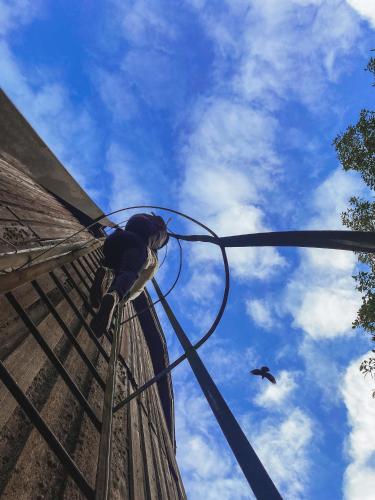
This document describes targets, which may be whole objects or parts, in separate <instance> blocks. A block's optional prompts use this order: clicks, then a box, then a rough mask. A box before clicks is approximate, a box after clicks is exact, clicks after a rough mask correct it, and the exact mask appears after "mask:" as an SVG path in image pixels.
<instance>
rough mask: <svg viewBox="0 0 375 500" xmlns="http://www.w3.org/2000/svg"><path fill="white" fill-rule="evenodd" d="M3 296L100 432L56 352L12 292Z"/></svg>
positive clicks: (92, 414)
mask: <svg viewBox="0 0 375 500" xmlns="http://www.w3.org/2000/svg"><path fill="white" fill-rule="evenodd" d="M5 296H6V298H7V299H8V300H9V302H10V304H11V305H12V306H13V308H14V309H15V311H16V313H17V314H18V315H19V317H20V318H21V319H22V321H23V322H24V323H25V325H26V327H27V328H28V329H29V330H30V333H31V334H32V335H33V337H34V338H35V340H36V341H37V342H38V344H39V345H40V347H41V348H42V349H43V351H44V353H45V354H46V356H47V357H48V359H49V360H50V361H51V363H52V364H53V366H54V367H55V368H56V370H57V371H58V372H59V374H60V375H61V378H62V379H63V380H64V382H65V383H66V385H67V386H68V387H69V389H70V390H71V391H72V393H73V394H74V395H75V397H76V398H77V399H78V401H79V402H80V403H81V405H82V406H83V408H84V410H85V411H86V413H87V415H88V416H89V417H90V419H91V421H92V423H93V424H94V426H95V427H96V429H97V430H98V431H99V432H100V431H101V422H100V420H99V419H98V417H97V416H96V414H95V412H94V410H93V409H92V408H91V406H90V404H89V403H88V401H87V399H86V398H85V396H84V395H83V394H82V392H81V391H80V389H79V387H78V386H77V385H76V383H75V382H74V381H73V379H72V378H71V376H70V375H69V373H68V372H67V371H66V369H65V367H64V365H63V364H62V363H61V361H60V360H59V358H58V357H57V356H56V354H55V353H54V352H53V350H52V349H51V348H50V346H49V345H48V344H47V342H46V341H45V340H44V338H43V336H42V335H41V334H40V332H39V330H38V328H37V327H36V326H35V325H34V323H33V322H32V320H31V319H30V318H29V316H28V315H27V313H26V312H25V311H24V310H23V308H22V307H21V305H20V304H19V303H18V302H17V300H16V298H15V297H14V295H13V294H12V292H8V293H6V294H5Z"/></svg>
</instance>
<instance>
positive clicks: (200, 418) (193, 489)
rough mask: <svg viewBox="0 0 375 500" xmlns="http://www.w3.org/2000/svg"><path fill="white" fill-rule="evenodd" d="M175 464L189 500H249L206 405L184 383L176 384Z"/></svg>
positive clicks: (194, 390)
mask: <svg viewBox="0 0 375 500" xmlns="http://www.w3.org/2000/svg"><path fill="white" fill-rule="evenodd" d="M174 385H175V389H176V386H177V385H178V388H177V390H176V397H175V401H176V439H177V460H178V463H179V466H180V469H181V473H182V476H183V481H184V484H185V487H186V489H187V491H188V494H189V498H190V499H192V500H201V499H202V498H205V499H208V500H216V499H217V498H220V499H223V500H232V499H234V498H236V499H238V500H240V499H247V498H249V494H250V491H249V486H248V485H247V483H246V481H245V480H244V478H243V476H242V473H241V472H240V471H239V469H238V467H237V465H236V464H235V462H234V459H233V457H232V455H231V453H230V451H229V449H228V447H227V445H226V444H225V442H224V440H223V438H222V436H221V435H220V431H219V430H218V426H217V424H216V421H215V419H214V417H213V415H212V413H211V410H210V409H209V407H208V404H207V402H206V401H205V400H204V398H203V397H202V396H200V395H199V393H198V392H197V389H196V388H195V387H194V386H193V385H192V384H191V383H189V382H187V381H186V380H184V381H183V382H182V381H179V382H177V383H176V380H174Z"/></svg>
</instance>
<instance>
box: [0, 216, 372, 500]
mask: <svg viewBox="0 0 375 500" xmlns="http://www.w3.org/2000/svg"><path fill="white" fill-rule="evenodd" d="M136 208H154V209H155V208H156V209H161V210H166V211H169V212H172V213H175V214H177V215H180V216H182V217H184V218H186V219H188V220H190V221H192V222H195V223H196V224H198V225H199V226H200V227H202V228H203V229H205V230H207V231H208V232H209V233H210V235H177V234H170V236H172V237H175V238H176V239H177V240H178V241H179V240H185V241H202V242H208V243H213V244H215V245H218V246H219V248H220V250H221V252H222V256H223V262H224V267H225V277H226V286H225V291H224V294H223V299H222V304H221V307H220V309H219V313H218V315H217V318H216V319H215V321H214V323H213V325H212V326H211V328H210V329H209V331H208V332H207V333H206V334H205V335H203V337H202V338H201V339H200V341H199V342H197V343H196V344H194V345H193V344H191V342H190V341H189V339H188V337H187V335H186V333H185V332H184V330H183V329H182V327H181V325H180V323H179V322H178V320H177V318H176V317H175V315H174V313H173V311H172V309H171V308H170V306H169V304H168V302H167V300H166V298H165V295H163V294H162V292H161V290H160V288H159V286H158V284H157V282H156V281H155V280H153V284H154V287H155V289H156V292H157V295H158V297H159V301H160V302H161V304H162V306H163V308H164V310H165V312H166V314H167V316H168V318H169V320H170V322H171V324H172V326H173V328H174V330H175V332H176V335H177V337H178V338H179V340H180V343H181V345H182V346H183V348H184V351H185V353H184V355H183V356H180V358H178V359H177V360H175V361H174V362H173V363H171V364H170V365H169V366H168V367H166V368H165V369H164V370H162V371H161V372H160V373H158V374H156V375H155V377H153V378H152V379H151V380H149V381H148V382H146V383H145V384H144V385H143V386H142V387H138V388H137V387H136V386H134V389H135V390H134V391H133V392H132V393H131V394H130V395H129V396H128V397H127V398H126V399H125V400H123V401H122V402H120V403H119V404H117V405H116V406H115V407H114V406H113V401H114V391H115V381H116V364H117V361H118V360H120V361H121V362H122V363H123V364H124V365H125V367H126V369H127V371H128V367H127V366H126V363H124V360H122V359H121V356H119V345H120V333H121V329H120V326H121V320H120V318H121V313H120V311H119V310H118V311H117V315H116V326H115V329H114V332H113V335H112V339H113V342H112V344H111V354H110V356H108V355H107V353H106V352H105V350H104V348H103V346H102V345H101V343H100V342H99V341H98V340H97V339H96V337H95V335H94V334H93V332H92V331H91V328H90V327H89V325H88V323H87V321H86V319H85V317H84V315H83V314H82V313H81V312H80V311H79V309H78V308H77V306H76V305H75V304H74V302H73V301H72V299H71V298H70V296H69V294H68V293H67V291H66V290H65V288H64V286H63V285H62V283H61V282H60V280H59V279H58V277H57V276H56V274H55V273H54V272H53V271H52V272H50V276H51V278H52V279H53V281H54V283H55V284H56V286H57V287H58V289H59V290H60V292H61V293H62V295H63V297H64V298H65V300H66V301H67V303H68V304H69V305H70V306H71V308H72V309H73V311H74V313H75V314H76V316H77V318H78V319H79V320H80V321H81V323H82V326H83V327H84V328H85V329H86V331H87V333H88V334H89V335H90V338H91V339H92V340H93V341H94V342H95V345H96V347H97V348H98V350H99V352H100V353H101V354H102V355H103V356H104V358H105V359H106V361H107V362H108V376H107V380H106V383H105V392H104V401H105V402H104V407H103V417H102V418H103V420H102V422H100V420H99V419H98V417H97V416H96V415H95V413H94V411H93V410H92V408H91V407H90V405H89V403H88V401H87V400H86V398H85V397H84V396H83V394H82V393H81V392H80V390H79V388H78V387H77V385H76V384H75V382H74V381H73V380H72V378H71V377H70V375H69V374H68V372H67V371H66V369H65V368H64V366H63V364H62V363H61V362H60V360H59V359H58V358H57V356H56V355H55V354H54V352H53V350H52V349H51V348H50V347H49V345H48V344H47V342H46V341H45V340H44V338H43V336H42V335H41V334H40V332H39V330H38V328H37V327H36V326H35V325H34V323H33V322H32V320H31V319H30V317H29V316H28V314H27V313H26V312H25V311H24V309H23V308H22V306H21V305H20V304H19V303H18V301H17V300H16V298H15V297H14V295H13V294H12V292H7V293H6V297H7V299H8V300H9V302H10V303H11V304H12V306H13V307H14V309H15V310H16V312H17V313H18V315H19V316H20V318H21V319H22V320H23V322H24V323H25V325H26V326H27V327H28V329H29V331H30V332H31V334H32V335H33V336H34V338H35V340H36V341H37V342H38V344H39V345H40V347H41V348H42V349H43V350H44V352H45V354H46V355H47V357H48V358H49V359H50V361H51V362H52V363H53V365H54V366H55V367H56V369H57V370H58V371H59V373H60V375H61V376H62V378H63V379H64V381H65V382H66V384H67V385H68V387H69V388H70V390H71V391H72V393H73V394H74V395H75V396H76V397H77V399H78V400H79V402H80V404H81V405H82V406H83V408H84V409H85V411H86V413H87V414H88V416H89V417H90V418H91V420H92V422H93V423H94V425H95V426H96V428H97V430H98V431H99V432H101V439H100V451H99V461H98V470H97V477H96V486H95V491H94V490H93V489H92V488H91V487H90V486H89V485H88V483H87V482H86V480H85V478H84V477H83V476H82V473H81V472H80V471H79V469H78V468H77V466H76V464H75V463H74V461H73V460H72V459H71V457H70V456H69V454H68V453H67V452H66V450H65V449H64V447H63V446H62V445H61V443H60V442H59V441H58V439H57V438H56V436H55V435H54V434H53V433H52V431H51V430H50V429H49V427H48V426H47V424H46V423H45V422H44V420H43V419H42V417H41V416H40V414H39V413H38V411H37V410H36V409H35V407H33V405H32V403H31V402H30V400H29V399H28V398H27V397H26V395H25V394H24V393H23V391H22V390H21V389H20V388H19V387H18V385H17V383H16V382H15V380H14V379H13V377H12V376H11V375H10V373H9V372H8V371H7V369H6V368H5V367H4V365H3V364H2V363H1V362H0V378H1V380H2V381H3V382H4V384H5V385H6V387H7V388H8V389H9V391H10V392H11V393H12V395H13V396H14V397H15V399H16V400H17V402H18V403H19V404H20V406H21V408H22V409H23V410H24V411H25V412H26V414H27V415H28V417H29V418H30V419H31V421H32V423H33V424H34V425H35V427H36V428H37V429H38V430H39V432H40V433H41V434H42V436H43V437H44V439H45V440H46V441H47V443H48V445H49V446H50V447H51V449H52V450H53V451H54V452H55V453H56V455H57V456H58V458H59V459H60V460H61V462H62V463H63V465H64V466H65V468H66V469H67V472H68V473H69V474H70V475H71V476H72V478H73V479H74V480H75V482H76V483H77V485H78V487H79V488H80V490H81V491H82V493H83V494H84V495H85V496H86V497H87V498H90V499H91V498H95V500H107V499H108V495H109V481H110V472H111V467H110V460H111V442H112V419H113V414H114V413H115V412H116V411H118V410H119V409H120V408H121V407H123V406H125V405H127V404H128V403H129V402H130V401H131V400H132V399H133V398H134V397H136V396H138V395H139V394H141V393H142V392H143V391H145V390H146V389H147V388H148V387H150V386H151V385H152V384H153V383H155V382H156V381H157V380H160V378H162V377H163V376H165V375H166V374H167V373H169V372H170V371H172V370H173V369H174V368H175V367H176V366H178V364H180V363H181V362H182V361H183V360H184V359H188V361H189V363H190V365H191V367H192V369H193V372H194V374H195V376H196V377H197V380H198V382H199V384H200V386H201V389H202V391H203V393H204V395H205V397H206V399H207V401H208V403H209V405H210V407H211V409H212V411H213V413H214V415H215V417H216V419H217V421H218V423H219V425H220V427H221V429H222V431H223V433H224V435H225V437H226V439H227V441H228V444H229V445H230V447H231V448H232V451H233V453H234V455H235V457H236V459H237V461H238V463H239V465H240V467H241V468H242V470H243V472H244V475H245V477H246V478H247V480H248V482H249V485H250V487H251V488H252V490H253V492H254V494H255V496H256V497H257V498H258V499H261V500H269V499H270V500H273V499H275V500H276V499H280V498H281V496H280V494H279V492H278V491H277V489H276V487H275V485H274V484H273V482H272V480H271V479H270V477H269V476H268V474H267V472H266V470H265V468H264V467H263V465H262V463H261V462H260V460H259V458H258V457H257V455H256V454H255V452H254V450H253V448H252V447H251V445H250V443H249V442H248V440H247V438H246V436H245V434H244V433H243V431H242V430H241V428H240V426H239V424H238V422H237V421H236V420H235V418H234V416H233V414H232V412H231V411H230V409H229V407H228V405H227V404H226V402H225V400H224V398H223V397H222V395H221V394H220V392H219V390H218V388H217V387H216V385H215V383H214V382H213V380H212V378H211V377H210V375H209V373H208V371H207V370H206V368H205V366H204V365H203V363H202V361H201V359H200V357H199V355H198V353H197V350H198V348H199V347H200V346H201V345H202V344H203V343H204V342H206V340H208V338H209V337H210V336H211V335H212V333H213V331H214V330H215V328H216V327H217V325H218V323H219V321H220V319H221V316H222V314H223V312H224V309H225V305H226V301H227V297H228V292H229V269H228V262H227V258H226V253H225V248H226V247H247V246H300V247H312V248H333V249H342V250H349V251H356V252H375V234H374V233H364V232H354V231H300V232H298V231H292V232H283V233H281V232H278V233H263V234H247V235H236V236H229V237H223V238H219V237H218V236H217V235H216V234H215V233H213V231H211V230H210V229H209V228H207V227H206V226H204V225H203V224H201V223H200V222H198V221H196V220H195V219H192V218H191V217H189V216H187V215H185V214H182V213H181V212H178V211H176V210H171V209H166V208H164V207H157V206H136V207H129V208H127V209H120V210H117V211H115V212H112V214H113V213H119V212H122V211H124V210H130V209H136ZM108 215H111V214H106V215H105V216H103V217H106V216H108ZM100 220H101V219H98V220H96V221H95V222H94V223H93V224H91V225H90V226H92V225H95V224H97V223H98V222H99V221H100ZM90 226H88V227H90ZM79 232H80V231H78V232H76V233H74V235H72V236H75V235H76V234H78V233H79ZM67 239H69V238H66V239H65V240H61V241H60V242H59V243H58V244H57V245H55V246H59V245H61V244H63V243H64V242H65V241H67ZM52 248H55V247H52ZM51 250H52V249H51ZM48 251H49V250H47V251H46V252H42V254H40V255H39V256H38V257H40V256H41V255H43V254H44V253H48ZM84 253H86V254H88V253H89V251H88V250H87V251H86V252H82V253H81V255H82V254H84ZM77 257H78V256H77ZM102 257H103V252H102V250H101V249H95V250H94V251H91V255H90V256H89V257H85V258H83V259H81V260H78V259H77V261H76V262H70V264H71V266H72V268H73V270H74V272H75V274H76V275H77V276H78V278H79V280H80V285H83V286H84V287H85V288H86V290H87V291H89V290H90V286H89V285H88V283H87V279H88V281H89V282H92V280H93V277H92V274H93V273H94V268H93V265H94V267H95V266H96V265H100V262H101V260H102ZM31 260H33V259H31ZM90 261H91V263H90ZM30 262H31V261H30ZM78 264H79V267H80V269H82V272H81V271H80V269H78ZM21 267H22V266H21ZM61 269H62V271H63V272H64V273H65V275H66V276H67V278H68V280H69V282H70V283H71V284H72V286H73V288H74V289H75V290H76V291H77V293H78V295H79V296H80V298H81V299H82V301H83V304H84V306H85V308H86V309H87V310H88V312H90V313H91V314H93V313H94V311H93V309H92V307H91V305H90V303H89V300H88V297H87V296H86V295H85V293H84V292H83V291H82V289H81V288H80V286H79V285H78V284H77V282H76V280H75V279H74V278H73V276H72V274H71V273H70V272H69V271H68V269H67V268H66V266H65V265H63V266H62V267H61ZM16 272H17V271H16ZM90 273H91V274H90ZM84 275H85V276H84ZM32 286H33V287H34V288H35V290H36V291H37V292H38V293H39V295H40V297H41V300H43V302H44V303H45V304H46V307H47V308H48V310H49V311H50V313H51V314H52V315H53V316H54V318H55V319H56V321H57V322H58V324H59V326H60V327H61V328H62V330H63V331H64V333H65V334H66V335H67V337H68V338H69V340H70V341H71V342H72V344H73V346H74V347H75V349H76V350H77V352H78V353H79V354H80V356H81V358H82V359H83V361H84V362H85V363H86V365H87V367H88V368H89V369H90V372H91V373H92V374H93V376H94V377H95V379H96V380H97V381H98V383H99V384H100V386H101V387H102V388H103V386H104V381H103V380H102V379H101V378H99V375H98V373H97V372H96V369H95V367H94V366H93V365H92V363H91V362H90V361H89V359H88V358H87V356H86V355H85V353H84V352H83V350H82V348H81V347H80V345H79V343H78V341H77V340H76V339H75V337H74V335H73V334H72V332H71V331H70V329H69V328H68V326H67V325H66V323H65V322H64V320H63V319H62V318H61V316H60V315H59V314H58V313H57V311H56V310H55V308H54V306H53V304H52V303H51V302H50V301H49V299H48V296H47V295H46V294H45V293H44V292H43V290H42V289H41V287H40V286H39V285H38V283H37V282H36V281H35V280H34V281H33V282H32ZM150 307H152V304H151V305H150ZM108 338H109V340H110V341H111V336H108ZM95 374H96V375H95Z"/></svg>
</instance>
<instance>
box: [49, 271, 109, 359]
mask: <svg viewBox="0 0 375 500" xmlns="http://www.w3.org/2000/svg"><path fill="white" fill-rule="evenodd" d="M49 275H50V276H51V278H52V279H53V281H54V282H55V284H56V286H57V288H58V289H59V290H60V292H61V293H62V294H63V296H64V298H65V300H66V301H67V303H68V304H69V305H70V307H71V308H72V309H73V311H74V313H75V315H76V316H77V318H78V319H79V320H80V321H81V323H82V325H83V326H84V328H85V330H86V331H87V333H88V334H89V336H90V338H91V340H92V341H93V342H94V344H95V345H96V347H97V349H98V351H99V352H100V354H101V355H102V356H103V358H104V359H105V360H106V361H107V362H108V361H109V356H108V354H107V353H106V352H105V350H104V349H103V346H102V345H101V343H100V342H99V340H98V339H97V338H96V336H95V334H94V332H93V331H92V330H91V328H90V326H89V324H88V323H87V321H86V320H85V318H84V317H83V316H82V314H81V312H80V311H79V309H78V307H77V306H76V305H75V304H74V302H73V301H72V299H71V297H69V295H68V293H67V291H66V290H65V288H64V287H63V285H62V283H61V282H60V280H59V278H58V277H57V276H56V275H55V273H54V272H53V271H51V272H50V273H49ZM73 286H74V285H73Z"/></svg>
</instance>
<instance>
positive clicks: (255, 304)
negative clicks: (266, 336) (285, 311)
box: [246, 299, 275, 330]
mask: <svg viewBox="0 0 375 500" xmlns="http://www.w3.org/2000/svg"><path fill="white" fill-rule="evenodd" d="M246 312H247V314H248V315H249V316H250V318H251V319H252V320H253V321H254V322H255V323H256V324H257V325H258V326H260V327H261V328H264V329H265V330H270V329H271V328H272V327H273V326H274V324H275V322H274V319H273V317H272V312H271V307H270V304H269V303H268V302H267V301H266V300H262V299H248V300H247V301H246Z"/></svg>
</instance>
